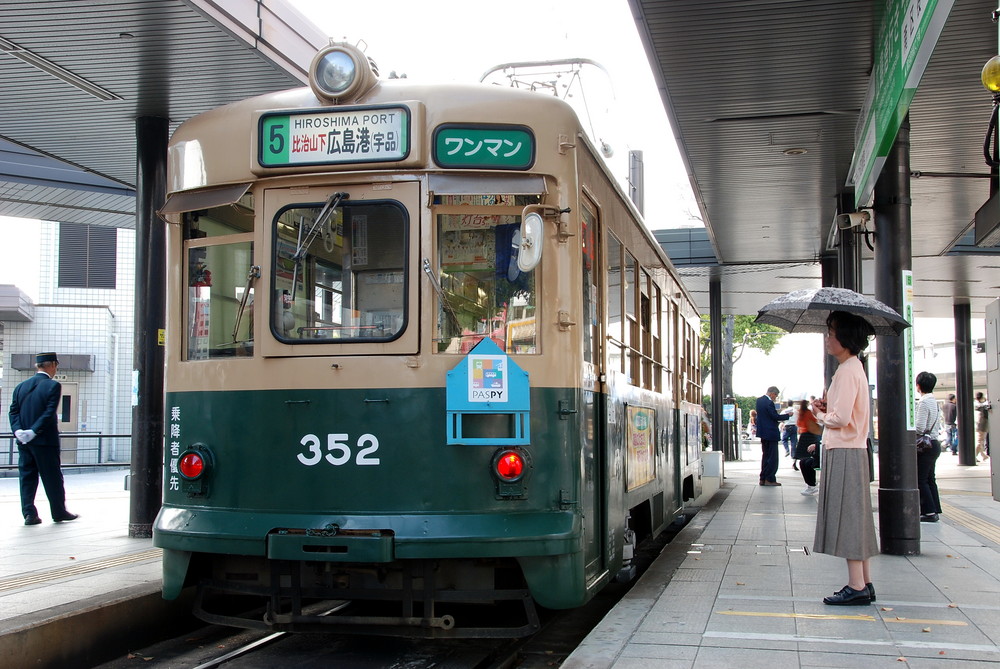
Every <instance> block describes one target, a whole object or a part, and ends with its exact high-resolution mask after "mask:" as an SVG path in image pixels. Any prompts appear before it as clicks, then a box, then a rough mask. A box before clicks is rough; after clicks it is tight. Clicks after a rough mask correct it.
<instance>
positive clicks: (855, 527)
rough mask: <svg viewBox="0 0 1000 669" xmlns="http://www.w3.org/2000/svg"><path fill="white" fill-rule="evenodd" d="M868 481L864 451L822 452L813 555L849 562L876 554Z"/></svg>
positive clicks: (866, 455) (865, 452) (857, 449)
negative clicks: (830, 556) (825, 555)
mask: <svg viewBox="0 0 1000 669" xmlns="http://www.w3.org/2000/svg"><path fill="white" fill-rule="evenodd" d="M868 478H869V476H868V451H867V450H866V449H863V448H830V449H824V450H823V470H822V475H821V478H820V486H819V508H818V509H817V511H816V537H815V539H814V540H813V550H814V551H815V552H817V553H826V554H827V555H835V556H837V557H842V558H846V559H848V560H867V559H868V558H870V557H872V556H873V555H877V554H878V539H877V538H876V536H875V519H874V517H873V515H872V495H871V487H870V483H869V480H868Z"/></svg>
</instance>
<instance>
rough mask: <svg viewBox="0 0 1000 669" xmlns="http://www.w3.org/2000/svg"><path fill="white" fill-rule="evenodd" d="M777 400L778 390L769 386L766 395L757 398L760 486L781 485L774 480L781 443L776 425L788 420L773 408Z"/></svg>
mask: <svg viewBox="0 0 1000 669" xmlns="http://www.w3.org/2000/svg"><path fill="white" fill-rule="evenodd" d="M777 399H778V388H777V387H776V386H771V387H770V388H768V389H767V393H766V394H764V395H763V396H761V397H758V398H757V407H756V409H757V436H758V437H760V449H761V459H760V485H764V486H777V485H781V484H780V483H778V482H777V480H775V476H776V475H777V474H778V442H779V441H781V433H780V432H779V431H778V423H779V422H780V421H783V420H788V418H789V416H788V414H784V415H782V414H779V413H778V410H777V409H775V408H774V402H775V400H777Z"/></svg>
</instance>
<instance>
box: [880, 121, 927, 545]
mask: <svg viewBox="0 0 1000 669" xmlns="http://www.w3.org/2000/svg"><path fill="white" fill-rule="evenodd" d="M910 206H911V204H910V120H909V117H907V118H905V119H904V120H903V123H902V125H901V126H900V128H899V133H898V134H897V135H896V142H895V143H894V144H893V146H892V149H890V151H889V155H888V156H887V157H886V161H885V166H884V167H883V168H882V172H881V174H880V176H879V178H878V181H877V182H876V183H875V239H876V244H875V297H876V298H878V299H879V300H881V301H882V302H884V303H885V304H887V305H889V306H890V307H892V308H893V309H895V310H896V311H898V312H900V313H902V312H903V271H904V270H909V269H910V267H911V264H912V258H911V251H910ZM905 356H906V351H905V350H904V341H903V338H902V337H879V338H878V372H877V381H878V403H877V404H878V436H879V439H878V445H879V451H878V464H879V490H878V499H879V504H878V506H879V534H880V535H881V540H882V552H883V553H888V554H890V555H919V554H920V493H919V491H918V490H917V452H916V449H915V447H914V442H915V439H916V438H915V435H914V432H913V431H908V430H907V420H906V416H907V407H906V406H905V402H906V400H905V398H906V397H907V396H908V395H907V392H906V391H907V386H908V384H911V383H913V380H912V379H908V378H906V359H905Z"/></svg>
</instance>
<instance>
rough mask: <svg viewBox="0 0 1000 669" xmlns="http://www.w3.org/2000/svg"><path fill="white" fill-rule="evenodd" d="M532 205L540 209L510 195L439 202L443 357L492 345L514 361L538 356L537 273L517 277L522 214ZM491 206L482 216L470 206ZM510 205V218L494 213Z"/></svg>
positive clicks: (439, 345) (439, 338) (459, 197)
mask: <svg viewBox="0 0 1000 669" xmlns="http://www.w3.org/2000/svg"><path fill="white" fill-rule="evenodd" d="M526 197H530V198H531V199H532V200H533V201H535V202H537V197H536V196H509V195H496V196H484V195H474V196H465V195H455V196H439V197H438V200H437V201H436V202H435V204H437V205H440V207H437V208H436V209H437V211H438V213H436V223H437V251H438V253H437V257H438V267H439V272H438V280H439V282H440V286H441V294H440V295H439V300H438V314H437V333H436V342H437V350H438V352H439V353H461V354H465V353H468V352H469V351H470V350H472V348H473V347H474V346H475V345H476V344H478V343H479V342H480V341H482V340H483V339H485V338H486V337H489V338H490V339H492V340H493V341H494V343H496V345H497V346H499V347H500V349H501V350H503V351H506V352H508V353H537V352H538V337H537V328H536V324H535V318H536V316H537V313H536V307H537V303H536V294H535V275H536V272H537V270H533V271H531V272H522V271H521V270H520V269H518V266H517V254H516V250H517V246H516V240H515V235H519V234H520V226H521V209H522V208H523V207H524V205H525V204H529V203H531V202H528V201H526V200H525V198H526ZM487 199H489V201H487V202H485V204H487V207H483V208H482V209H480V211H476V210H475V209H474V208H473V207H471V206H469V205H474V204H484V201H485V200H487ZM498 205H499V206H498ZM504 205H511V206H510V210H511V213H509V214H507V213H495V212H497V211H502V209H500V206H504ZM453 207H454V208H455V209H453ZM458 207H461V210H460V211H461V213H459V211H457V209H458ZM514 212H516V213H514ZM543 262H544V261H543Z"/></svg>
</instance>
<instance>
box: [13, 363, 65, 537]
mask: <svg viewBox="0 0 1000 669" xmlns="http://www.w3.org/2000/svg"><path fill="white" fill-rule="evenodd" d="M35 367H37V368H38V373H36V374H35V375H34V376H33V377H31V378H30V379H27V380H25V381H22V382H21V383H19V384H17V388H15V389H14V394H13V396H12V398H11V403H10V428H11V429H12V430H13V431H14V436H15V437H16V438H17V441H18V445H17V451H18V456H19V458H18V462H17V471H18V475H19V476H20V479H21V513H22V514H24V524H25V525H38V524H39V523H41V522H42V519H41V518H39V517H38V509H37V508H36V507H35V492H36V491H37V490H38V479H39V477H41V479H42V486H43V487H44V488H45V496H46V497H48V499H49V509H50V510H51V512H52V520H53V521H54V522H57V523H62V522H65V521H68V520H76V519H77V518H78V516H77V515H76V514H75V513H70V512H69V511H67V510H66V490H65V488H64V487H63V476H62V470H61V469H60V462H59V418H58V416H57V414H56V412H57V410H58V408H59V402H60V400H62V385H61V384H60V383H59V382H58V381H56V380H55V379H53V378H52V377H54V376H55V374H56V370H57V369H58V368H59V358H58V356H56V354H55V353H39V354H38V355H36V356H35Z"/></svg>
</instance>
